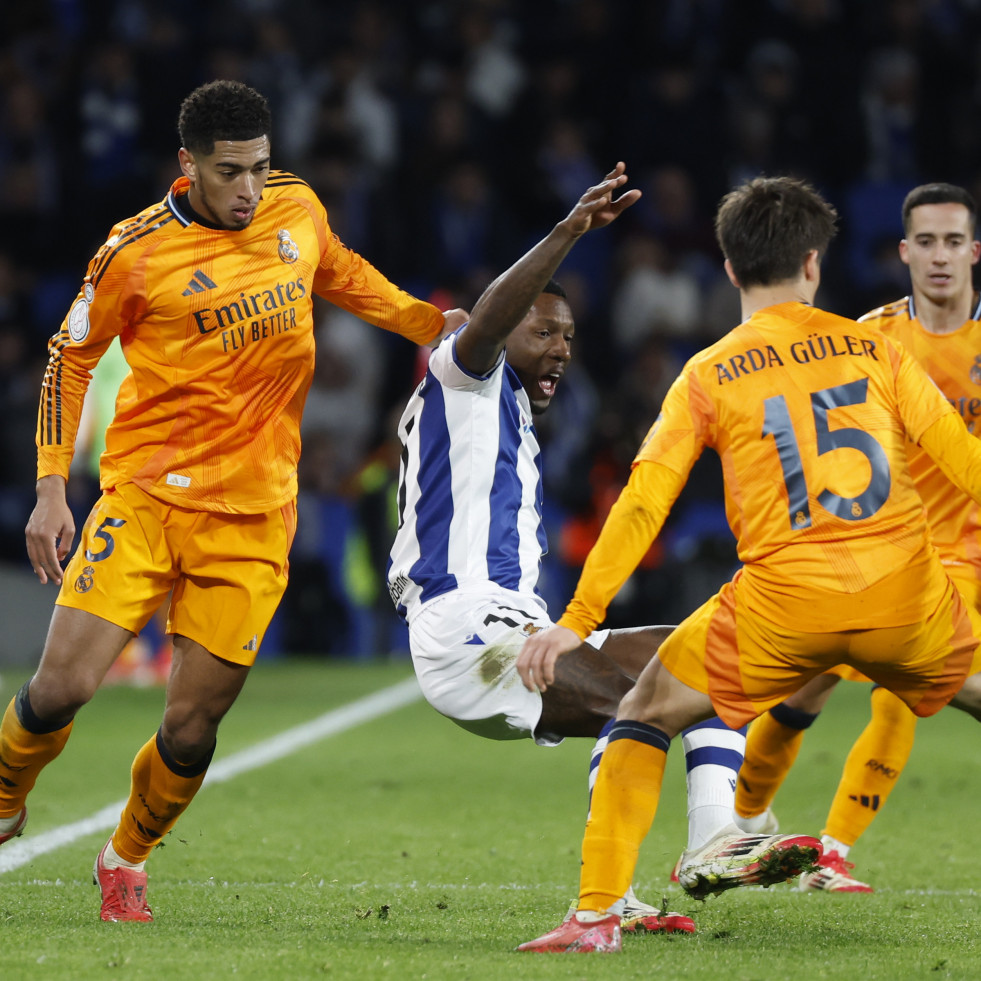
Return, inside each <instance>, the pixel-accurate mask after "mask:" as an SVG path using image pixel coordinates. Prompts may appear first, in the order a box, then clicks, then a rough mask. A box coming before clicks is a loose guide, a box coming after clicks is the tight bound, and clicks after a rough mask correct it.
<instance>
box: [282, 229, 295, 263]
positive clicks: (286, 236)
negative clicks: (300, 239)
mask: <svg viewBox="0 0 981 981" xmlns="http://www.w3.org/2000/svg"><path fill="white" fill-rule="evenodd" d="M276 238H277V239H278V240H279V258H280V259H282V260H283V262H296V260H297V259H299V258H300V249H299V247H298V246H297V244H296V242H294V241H293V239H292V238H290V233H289V232H288V231H287V230H286V229H285V228H281V229H280V230H279V231H278V232H276Z"/></svg>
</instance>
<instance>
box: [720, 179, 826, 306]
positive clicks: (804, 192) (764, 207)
mask: <svg viewBox="0 0 981 981" xmlns="http://www.w3.org/2000/svg"><path fill="white" fill-rule="evenodd" d="M837 219H838V213H837V211H835V209H834V208H833V207H832V206H831V205H830V204H829V203H828V202H827V201H825V200H824V198H823V197H821V195H820V194H819V193H818V192H817V191H816V190H815V189H814V188H813V187H812V186H811V185H810V184H808V183H807V181H803V180H799V179H797V178H795V177H756V178H754V179H753V180H751V181H747V182H746V183H745V184H742V185H740V186H739V187H737V188H736V189H735V190H733V191H730V192H729V193H728V194H727V195H726V196H725V197H724V198H723V199H722V203H721V204H720V205H719V210H718V212H717V214H716V216H715V234H716V238H717V239H718V241H719V246H720V247H721V249H722V252H723V255H725V257H726V258H727V259H728V260H729V264H730V265H731V266H732V271H733V273H734V275H735V277H736V279H737V281H738V282H739V285H740V286H741V287H742V288H743V289H745V288H747V287H750V286H772V285H774V284H775V283H782V282H786V281H787V280H792V279H796V278H797V277H798V276H799V275H800V272H801V268H802V266H803V265H804V260H805V258H806V257H807V253H808V252H810V251H811V250H812V249H817V252H818V255H819V256H823V255H824V253H825V252H826V251H827V248H828V245H829V243H830V242H831V239H832V238H834V236H835V232H836V230H837V229H836V228H835V224H836V222H837Z"/></svg>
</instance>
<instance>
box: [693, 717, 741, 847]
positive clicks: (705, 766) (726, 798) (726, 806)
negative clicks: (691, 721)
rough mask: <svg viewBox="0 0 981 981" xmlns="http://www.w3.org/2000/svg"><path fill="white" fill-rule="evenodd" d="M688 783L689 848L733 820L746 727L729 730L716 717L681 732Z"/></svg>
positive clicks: (699, 844)
mask: <svg viewBox="0 0 981 981" xmlns="http://www.w3.org/2000/svg"><path fill="white" fill-rule="evenodd" d="M681 744H682V746H683V747H684V750H685V777H686V780H687V786H688V848H687V850H688V851H695V850H697V849H699V848H701V847H702V846H703V845H704V844H705V843H706V842H707V841H709V840H710V839H711V838H714V837H715V835H716V834H718V832H719V829H720V828H723V827H725V826H726V825H728V824H730V823H731V822H732V811H733V806H734V803H735V793H736V779H737V774H738V773H739V769H740V765H741V764H742V761H743V753H744V752H745V748H746V727H745V726H744V727H743V728H741V729H730V728H729V726H727V725H726V724H725V723H724V722H723V721H722V720H721V719H720V718H718V716H716V717H715V718H713V719H708V720H706V721H705V722H700V723H699V724H698V725H695V726H691V727H690V728H688V729H685V731H684V732H683V733H682V734H681Z"/></svg>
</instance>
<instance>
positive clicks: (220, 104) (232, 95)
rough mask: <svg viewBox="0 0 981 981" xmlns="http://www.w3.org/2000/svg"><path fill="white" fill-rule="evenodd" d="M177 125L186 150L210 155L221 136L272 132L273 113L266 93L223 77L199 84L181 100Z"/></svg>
mask: <svg viewBox="0 0 981 981" xmlns="http://www.w3.org/2000/svg"><path fill="white" fill-rule="evenodd" d="M177 129H178V132H179V133H180V137H181V145H182V146H183V147H184V149H185V150H190V151H191V152H192V153H202V154H204V155H205V156H208V155H209V154H211V153H214V149H215V143H216V142H218V141H219V140H231V141H234V142H239V141H242V140H256V139H259V138H260V137H262V136H269V134H270V131H271V129H272V114H271V113H270V111H269V103H268V102H267V101H266V98H265V96H263V95H260V94H259V93H258V92H256V90H255V89H252V88H249V86H248V85H245V84H243V83H242V82H230V81H226V80H223V79H219V80H218V81H214V82H207V83H206V84H205V85H200V86H198V88H196V89H195V90H194V91H193V92H192V93H191V94H190V95H189V96H188V97H187V98H186V99H185V100H184V101H183V102H182V103H181V111H180V116H179V117H178V120H177Z"/></svg>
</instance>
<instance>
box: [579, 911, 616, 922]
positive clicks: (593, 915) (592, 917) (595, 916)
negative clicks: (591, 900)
mask: <svg viewBox="0 0 981 981" xmlns="http://www.w3.org/2000/svg"><path fill="white" fill-rule="evenodd" d="M609 915H610V911H609V910H603V911H602V912H601V913H598V912H597V911H596V910H592V909H581V910H578V911H577V912H576V919H577V920H578V921H579V922H580V923H596V922H597V921H598V920H605V919H606V918H607V917H608V916H609Z"/></svg>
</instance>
